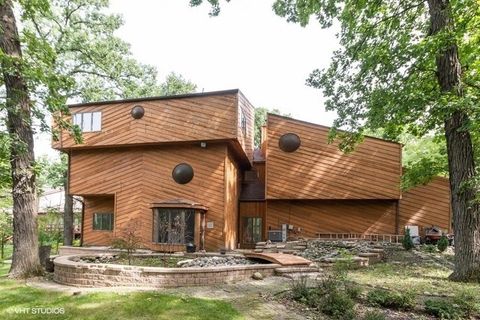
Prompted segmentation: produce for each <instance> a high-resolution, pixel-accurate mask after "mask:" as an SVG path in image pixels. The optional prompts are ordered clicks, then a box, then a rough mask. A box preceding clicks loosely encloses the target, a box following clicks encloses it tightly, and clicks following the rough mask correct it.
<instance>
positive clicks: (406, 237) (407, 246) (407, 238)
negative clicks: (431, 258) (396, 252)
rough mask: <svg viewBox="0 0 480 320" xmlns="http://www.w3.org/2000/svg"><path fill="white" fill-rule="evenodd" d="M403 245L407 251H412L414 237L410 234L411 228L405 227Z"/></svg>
mask: <svg viewBox="0 0 480 320" xmlns="http://www.w3.org/2000/svg"><path fill="white" fill-rule="evenodd" d="M402 245H403V248H404V249H405V250H407V251H410V250H412V249H413V241H412V237H411V236H410V229H408V228H407V229H405V235H404V236H403V240H402Z"/></svg>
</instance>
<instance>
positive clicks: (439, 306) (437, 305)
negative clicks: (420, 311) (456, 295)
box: [425, 299, 464, 319]
mask: <svg viewBox="0 0 480 320" xmlns="http://www.w3.org/2000/svg"><path fill="white" fill-rule="evenodd" d="M425 312H426V313H427V314H429V315H432V316H435V317H437V318H440V319H463V317H464V313H463V311H462V310H461V309H460V308H459V307H458V305H455V304H453V303H452V302H451V301H448V300H441V299H428V300H425Z"/></svg>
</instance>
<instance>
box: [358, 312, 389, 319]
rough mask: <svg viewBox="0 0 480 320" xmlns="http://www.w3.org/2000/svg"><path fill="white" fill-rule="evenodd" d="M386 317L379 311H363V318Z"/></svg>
mask: <svg viewBox="0 0 480 320" xmlns="http://www.w3.org/2000/svg"><path fill="white" fill-rule="evenodd" d="M386 319H387V317H385V315H384V314H383V313H382V312H380V311H368V312H367V313H365V316H364V317H363V320H386Z"/></svg>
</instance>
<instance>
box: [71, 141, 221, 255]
mask: <svg viewBox="0 0 480 320" xmlns="http://www.w3.org/2000/svg"><path fill="white" fill-rule="evenodd" d="M226 154H227V146H226V144H224V143H221V144H209V145H208V147H207V148H200V147H199V146H162V147H160V146H157V147H135V148H121V149H93V150H74V151H72V154H71V177H70V193H71V194H77V195H92V194H115V195H116V212H115V213H116V219H115V223H116V224H115V227H116V228H115V231H119V230H121V229H122V228H124V227H125V226H126V225H128V224H129V223H132V222H137V223H139V224H140V225H141V235H142V237H143V240H144V243H145V246H146V247H151V248H153V247H154V245H153V244H152V219H153V214H152V209H151V208H150V206H151V204H152V203H154V202H157V201H159V200H171V199H178V198H184V199H188V200H193V201H196V202H199V203H201V204H203V205H205V206H207V207H208V209H209V210H208V212H207V215H206V221H207V222H209V221H211V222H213V223H214V228H213V229H208V228H207V229H206V234H205V238H206V249H207V250H217V249H218V248H220V247H223V246H225V235H224V210H225V205H224V197H225V177H224V170H225V158H226ZM182 162H186V163H189V164H190V165H191V166H192V167H193V169H194V178H193V180H192V181H191V182H190V183H188V184H185V185H180V184H177V183H175V182H174V181H173V179H172V170H173V168H174V167H175V166H176V165H177V164H179V163H182ZM89 230H91V229H88V228H86V230H85V231H86V233H87V232H88V231H89Z"/></svg>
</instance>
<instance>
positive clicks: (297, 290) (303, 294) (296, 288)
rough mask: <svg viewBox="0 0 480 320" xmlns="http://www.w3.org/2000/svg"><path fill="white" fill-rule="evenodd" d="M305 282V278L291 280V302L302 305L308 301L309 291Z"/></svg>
mask: <svg viewBox="0 0 480 320" xmlns="http://www.w3.org/2000/svg"><path fill="white" fill-rule="evenodd" d="M307 280H308V279H307V277H305V276H300V277H299V278H298V279H293V280H292V283H291V291H292V298H293V300H295V301H298V302H302V303H307V302H308V301H309V300H310V294H311V290H310V289H309V288H308V285H307V282H308V281H307Z"/></svg>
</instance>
